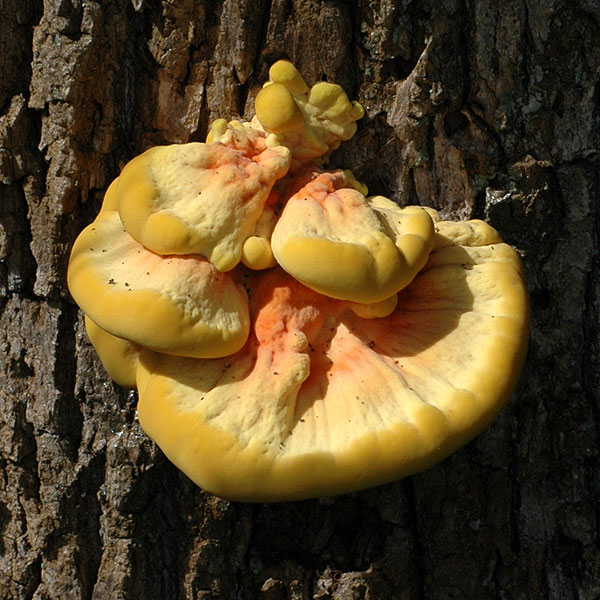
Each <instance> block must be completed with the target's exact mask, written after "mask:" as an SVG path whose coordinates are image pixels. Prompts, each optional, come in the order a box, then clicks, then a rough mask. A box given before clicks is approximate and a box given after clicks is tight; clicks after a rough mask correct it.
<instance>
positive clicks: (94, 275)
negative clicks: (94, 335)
mask: <svg viewBox="0 0 600 600" xmlns="http://www.w3.org/2000/svg"><path fill="white" fill-rule="evenodd" d="M113 206H114V186H113V187H111V188H109V193H107V195H106V200H105V203H104V206H103V209H102V210H101V211H100V213H99V215H98V216H97V218H96V220H95V221H94V222H93V223H92V224H91V225H89V226H88V227H87V228H86V229H85V230H84V231H83V232H82V233H81V234H80V235H79V237H78V238H77V240H76V242H75V244H74V246H73V250H72V252H71V258H70V262H69V270H68V283H69V290H70V291H71V294H72V296H73V298H74V299H75V301H76V302H77V304H79V306H80V307H81V308H82V309H83V311H84V312H85V313H86V314H87V315H88V316H89V317H90V318H91V319H92V320H93V321H94V323H96V324H97V325H98V326H99V327H100V328H101V329H104V330H105V331H107V332H108V333H110V334H112V335H114V336H117V337H120V338H124V339H126V340H130V341H132V342H135V343H136V344H140V345H142V346H145V347H149V348H153V349H155V350H159V351H161V352H168V353H174V354H179V355H183V356H203V357H215V356H224V355H227V354H231V353H233V352H236V351H237V350H239V349H240V347H242V346H243V345H244V342H245V341H246V338H247V336H248V330H249V317H248V301H247V297H246V293H245V291H244V289H243V288H242V287H241V286H239V285H237V284H236V283H235V281H234V280H233V277H232V275H231V274H228V273H220V272H219V271H217V270H216V268H215V267H214V266H213V265H212V264H210V263H209V262H208V261H207V260H206V259H205V258H203V257H201V256H198V255H191V256H160V255H158V254H155V253H154V252H151V251H149V250H147V249H146V248H144V246H142V245H141V244H138V243H137V242H136V241H135V240H133V239H132V238H131V237H130V236H129V235H128V234H127V232H126V231H125V230H124V228H123V225H122V224H121V221H120V219H119V214H118V213H117V211H116V210H114V209H113Z"/></svg>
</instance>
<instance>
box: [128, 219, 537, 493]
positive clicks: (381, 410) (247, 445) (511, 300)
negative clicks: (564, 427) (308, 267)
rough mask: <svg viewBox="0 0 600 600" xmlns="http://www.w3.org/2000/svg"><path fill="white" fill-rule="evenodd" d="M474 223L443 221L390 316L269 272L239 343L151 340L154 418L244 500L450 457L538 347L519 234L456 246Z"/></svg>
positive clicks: (327, 486)
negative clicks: (208, 349)
mask: <svg viewBox="0 0 600 600" xmlns="http://www.w3.org/2000/svg"><path fill="white" fill-rule="evenodd" d="M472 227H473V224H465V223H456V224H453V225H451V226H450V225H448V226H446V225H444V226H443V228H444V236H445V241H443V240H438V242H437V250H435V251H433V252H432V254H431V256H430V259H429V261H428V264H427V265H426V267H425V269H424V270H423V272H422V273H420V274H419V275H418V276H417V277H416V278H415V279H414V281H413V282H412V283H411V284H410V285H409V286H407V287H406V288H405V289H404V290H402V291H401V292H400V293H399V294H398V305H397V307H396V310H395V311H394V312H393V313H392V314H391V315H390V316H388V317H385V318H381V319H361V318H360V317H358V316H357V315H356V314H354V313H353V312H352V310H351V307H350V306H349V305H348V303H346V302H343V301H336V300H332V299H325V298H323V297H322V296H318V295H317V294H314V293H313V292H311V291H310V290H308V289H307V288H304V287H303V286H301V285H299V284H298V283H296V282H294V281H293V280H291V278H289V277H287V276H285V275H283V274H281V272H280V271H278V270H277V269H275V270H273V271H271V272H269V274H268V275H266V277H268V278H271V279H270V280H269V279H267V280H265V282H264V283H263V284H261V285H264V286H266V287H263V288H261V289H259V290H258V291H257V292H256V299H255V304H254V305H253V311H254V313H253V314H254V317H253V321H255V322H256V323H257V325H256V326H255V331H254V332H253V333H252V334H251V336H250V338H249V340H248V343H247V344H246V346H245V347H244V348H243V349H242V350H240V352H238V353H237V354H235V355H233V356H230V357H225V358H222V359H215V360H194V359H179V358H176V357H169V356H165V355H160V354H157V353H153V352H143V353H142V354H141V357H140V364H139V368H138V374H137V382H138V389H139V407H138V408H139V417H140V422H141V424H142V426H143V427H144V429H145V430H146V432H147V433H148V434H149V435H150V436H151V437H152V438H154V439H155V440H156V441H157V443H158V444H159V445H160V447H161V448H162V449H163V450H164V451H165V453H166V454H167V456H168V457H169V458H170V459H171V460H172V461H173V462H174V463H175V464H176V465H177V466H178V467H179V468H181V469H182V470H183V471H184V472H185V473H186V474H187V475H188V476H189V477H190V478H191V479H193V480H194V481H195V482H196V483H197V484H198V485H200V486H201V487H203V488H204V489H206V490H207V491H210V492H212V493H215V494H217V495H220V496H223V497H226V498H231V499H234V500H241V501H263V500H290V499H300V498H307V497H313V496H322V495H330V494H337V493H341V492H346V491H350V490H357V489H362V488H365V487H369V486H372V485H376V484H379V483H384V482H388V481H391V480H394V479H397V478H400V477H402V476H405V475H408V474H410V473H413V472H415V471H418V470H421V469H423V468H426V467H428V466H430V465H432V464H434V463H436V462H437V461H439V460H441V459H443V458H444V457H445V456H447V455H448V454H449V453H451V452H452V451H453V450H455V449H456V448H458V447H459V446H461V445H462V444H464V443H466V442H467V441H469V440H470V439H471V438H473V437H474V436H475V435H477V434H478V433H479V432H480V431H481V430H482V429H483V428H485V427H486V426H487V425H488V424H489V423H490V422H491V420H492V419H493V418H494V417H495V416H496V415H497V413H498V412H499V411H500V410H501V408H502V407H503V406H504V404H505V403H506V402H507V400H508V398H509V396H510V394H511V392H512V389H513V387H514V385H515V382H516V378H517V377H518V373H519V370H520V367H521V364H522V361H523V359H524V354H525V349H526V340H527V323H528V316H527V315H528V310H527V295H526V292H525V288H524V284H523V277H522V270H521V265H520V261H519V259H518V257H517V255H516V254H515V252H514V251H513V250H512V249H511V248H510V247H508V246H507V245H505V244H503V243H497V244H494V245H490V246H483V247H467V246H465V247H456V246H452V245H448V243H447V241H448V240H451V239H452V238H455V239H461V240H462V241H463V242H464V241H465V240H467V241H468V240H469V239H472V240H474V239H477V237H476V236H475V237H473V236H472V235H471V234H469V233H468V230H469V228H472ZM470 236H471V237H470ZM286 277H287V279H286ZM286 281H287V282H288V283H285V282H286ZM269 285H273V292H272V293H267V291H265V290H268V286H269ZM286 285H288V286H290V287H289V293H287V295H286V294H285V293H284V292H285V287H286ZM282 298H284V299H285V298H287V300H281V299H282Z"/></svg>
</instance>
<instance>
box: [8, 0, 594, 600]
mask: <svg viewBox="0 0 600 600" xmlns="http://www.w3.org/2000/svg"><path fill="white" fill-rule="evenodd" d="M599 38H600V8H599V4H598V2H597V1H596V0H568V1H567V0H507V1H506V2H502V3H498V2H496V0H419V1H416V0H415V1H412V2H411V1H410V0H403V1H400V0H398V1H393V0H358V1H357V2H344V1H342V0H328V1H322V2H319V1H317V0H221V1H217V2H213V1H210V0H203V1H200V0H198V1H193V0H162V2H161V1H160V0H132V1H131V2H125V1H117V0H106V1H104V0H103V1H102V2H99V1H95V0H45V1H44V2H43V3H41V2H36V1H34V0H0V74H1V75H0V217H1V221H0V329H1V331H2V333H1V334H0V380H1V381H2V382H3V383H2V385H1V388H0V535H1V537H0V597H1V598H3V599H5V598H6V599H25V598H35V599H38V600H42V599H44V600H45V599H58V598H60V599H61V600H71V599H83V598H93V599H94V600H100V599H116V598H119V599H123V600H125V599H139V598H145V599H149V600H151V599H178V598H198V599H200V598H201V599H204V600H208V599H225V600H229V599H234V598H237V599H248V600H253V599H261V600H283V599H304V598H313V599H315V600H316V599H318V600H326V599H331V600H339V599H355V598H365V599H371V600H373V599H388V598H390V599H425V598H435V599H438V598H439V599H450V598H461V599H462V598H477V599H488V598H489V599H492V598H493V599H501V598H509V599H528V600H530V599H536V598H544V599H546V598H551V599H560V600H570V599H573V600H575V599H577V600H592V599H597V598H599V597H600V551H599V543H598V535H599V533H598V532H599V523H598V518H599V513H598V494H599V493H600V460H599V457H598V453H599V444H598V440H599V431H598V429H599V425H600V406H599V405H600V402H599V400H600V391H599V390H600V350H599V334H600V325H599V308H600V307H599V302H600V301H599V298H600V271H599V267H600V264H599V258H598V242H599V224H600V215H599V212H600V200H599V196H600V185H599V175H598V173H599V169H598V167H599V164H598V163H599V158H600V156H599V153H598V150H599V141H600V140H599V137H600V134H599V129H600V128H599V125H600V123H599V120H600V107H599V102H600V84H599V80H600V75H599V68H600V67H599V66H600V47H599V45H598V39H599ZM281 57H289V58H290V59H292V60H293V61H294V62H295V63H296V64H297V66H298V67H299V68H300V70H301V71H302V73H303V74H304V75H305V77H306V79H307V80H308V81H310V82H311V83H312V82H315V81H317V80H319V79H322V78H326V79H330V80H333V81H335V82H338V83H341V84H342V85H343V86H344V87H345V88H346V89H347V90H348V92H349V95H350V96H351V97H353V98H357V99H358V100H359V101H360V102H361V103H362V104H363V105H364V106H365V108H366V112H367V114H366V117H365V118H364V119H363V120H362V121H361V123H360V128H359V131H358V133H357V135H356V136H355V138H354V139H353V140H352V141H351V142H349V143H347V144H345V146H344V147H343V149H341V150H340V151H338V153H337V155H335V156H334V157H333V163H334V164H339V165H343V166H345V167H347V168H352V169H353V170H354V172H355V173H356V175H357V176H358V177H359V178H362V179H363V180H364V181H365V182H366V183H367V184H368V186H369V188H370V190H371V192H373V193H381V194H385V195H388V196H389V197H392V198H393V199H395V200H397V201H398V202H399V203H402V204H405V203H420V204H426V205H431V206H434V207H436V208H438V209H439V210H441V211H442V213H443V214H444V215H445V216H449V217H452V218H461V219H462V218H470V217H479V218H486V219H487V220H488V221H489V222H491V223H492V225H494V226H495V227H496V228H497V229H499V230H500V232H501V233H502V235H503V236H504V238H505V239H506V240H507V241H508V242H510V243H511V244H513V245H514V246H516V247H517V248H518V249H519V250H520V251H521V253H522V255H523V259H524V262H525V265H526V270H527V280H528V288H529V291H530V294H531V307H532V321H531V340H530V350H529V357H528V361H527V364H526V366H525V370H524V375H523V377H522V382H521V384H520V386H519V389H518V392H517V394H516V396H515V398H514V401H513V402H512V404H511V405H510V406H509V408H508V409H507V410H506V411H505V412H504V413H503V414H502V416H501V417H500V419H498V420H497V421H496V422H495V424H494V425H493V426H492V427H491V428H490V429H489V430H488V431H486V432H485V433H484V434H483V435H481V436H480V437H479V438H478V439H477V440H475V441H474V442H473V443H471V444H470V445H469V446H467V447H466V448H464V449H462V450H461V451H459V452H457V453H456V454H454V455H453V456H452V457H451V458H449V459H448V460H446V461H445V462H444V463H442V464H440V465H438V466H437V467H435V468H433V469H431V470H430V471H428V472H425V473H422V474H419V475H416V476H414V477H410V478H408V479H406V480H404V481H400V482H398V483H395V484H390V485H387V486H383V487H380V488H377V489H373V490H369V491H365V492H361V493H355V494H351V495H347V496H341V497H336V498H331V499H324V500H311V501H304V502H297V503H283V504H274V505H260V504H258V505H246V504H235V503H228V502H225V501H223V500H219V499H217V498H214V497H211V496H208V495H206V494H205V493H203V492H202V491H201V490H200V489H198V488H197V487H195V486H194V485H193V484H192V483H190V481H189V480H187V479H186V478H185V477H184V476H183V475H181V474H180V473H179V472H178V471H177V470H176V469H175V468H174V467H173V466H172V465H171V464H169V462H168V461H167V460H166V459H165V458H164V456H163V455H162V454H161V452H160V451H159V450H158V449H157V448H156V447H155V445H154V444H153V443H152V442H151V441H150V440H149V439H148V438H146V436H145V435H144V433H143V432H142V431H141V429H140V427H139V424H138V422H137V421H136V413H135V396H134V395H133V394H129V395H128V394H126V393H124V392H123V391H121V390H120V389H118V388H116V387H115V386H114V385H113V384H112V383H111V381H110V380H108V378H107V376H106V374H105V373H104V371H103V369H102V367H101V366H100V364H99V362H98V360H97V358H96V356H95V355H94V352H93V350H92V349H91V347H90V345H89V343H88V342H87V340H86V337H85V334H84V332H83V327H82V319H81V315H80V313H79V312H78V310H77V307H76V306H75V305H74V304H73V303H72V301H71V300H70V299H69V297H68V294H67V292H66V284H65V272H66V264H67V259H68V253H69V249H70V246H71V244H72V242H73V240H74V238H75V237H76V235H77V233H78V232H79V231H80V230H81V229H82V228H83V226H84V225H86V224H87V223H89V222H90V221H91V220H92V218H93V216H94V215H95V213H96V212H97V210H98V208H99V204H100V201H101V197H102V194H103V191H104V190H105V188H106V186H107V185H108V183H109V182H110V181H111V180H112V179H113V178H114V177H115V176H116V175H117V174H118V172H119V169H120V167H122V166H123V165H124V164H125V163H126V162H127V161H128V160H129V159H130V158H132V157H133V156H134V155H136V154H138V153H139V152H140V151H142V150H143V149H145V148H147V147H148V146H151V145H154V144H162V143H172V142H186V141H190V140H201V139H203V136H204V134H205V131H206V127H207V124H208V123H209V121H210V120H212V119H213V118H216V117H233V116H235V115H237V114H241V115H246V116H247V115H248V114H250V112H251V110H252V102H253V98H254V96H255V94H256V92H257V89H258V86H259V83H260V82H262V81H263V80H264V79H265V78H266V74H267V70H268V67H269V65H270V64H271V63H272V62H273V61H274V60H275V59H278V58H281Z"/></svg>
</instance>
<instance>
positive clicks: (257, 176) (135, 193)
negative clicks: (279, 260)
mask: <svg viewBox="0 0 600 600" xmlns="http://www.w3.org/2000/svg"><path fill="white" fill-rule="evenodd" d="M252 148H254V146H252ZM288 167H289V151H288V150H287V148H284V147H282V146H278V147H275V148H266V149H265V150H263V151H262V152H260V153H258V154H255V155H252V156H251V157H248V156H247V155H246V154H244V153H243V152H242V151H240V150H237V149H235V148H230V147H228V146H225V145H223V144H220V143H211V144H202V143H190V144H184V145H172V146H157V147H155V148H151V149H150V150H147V151H146V152H144V153H143V154H141V155H140V156H138V157H136V158H134V159H133V160H132V161H130V162H129V163H128V164H127V165H126V166H125V167H124V169H123V171H122V173H121V175H120V177H119V185H118V188H117V201H118V209H119V214H120V216H121V220H122V221H123V225H124V226H125V229H126V230H127V232H128V233H129V235H131V237H133V238H134V239H135V240H136V241H138V242H139V243H140V244H142V245H143V246H145V247H146V248H148V249H149V250H152V251H153V252H157V253H158V254H163V255H167V254H201V255H202V256H204V257H206V258H208V260H210V262H211V263H212V264H213V265H215V266H216V267H217V269H218V270H219V271H228V270H230V269H233V268H234V267H235V266H236V265H237V264H238V262H239V261H240V257H241V254H242V245H243V243H244V241H245V240H246V238H248V237H249V236H250V235H251V234H252V232H253V231H254V228H255V226H256V222H257V221H258V219H259V217H260V215H261V213H262V211H263V208H264V205H265V201H266V199H267V197H268V196H269V192H270V190H271V188H272V186H273V184H274V183H275V181H276V180H277V179H279V178H281V177H283V176H284V175H285V174H286V173H287V170H288Z"/></svg>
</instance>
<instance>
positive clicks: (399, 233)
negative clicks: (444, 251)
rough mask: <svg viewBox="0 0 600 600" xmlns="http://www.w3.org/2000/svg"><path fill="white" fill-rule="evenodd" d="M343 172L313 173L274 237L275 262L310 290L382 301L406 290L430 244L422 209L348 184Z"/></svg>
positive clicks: (428, 225) (430, 229)
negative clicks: (366, 194)
mask: <svg viewBox="0 0 600 600" xmlns="http://www.w3.org/2000/svg"><path fill="white" fill-rule="evenodd" d="M346 185H347V178H346V176H345V175H344V173H342V172H341V171H338V172H336V173H321V174H319V175H317V174H315V176H314V179H312V181H310V182H309V183H307V184H306V185H305V186H304V187H303V188H302V189H300V190H299V191H298V192H297V193H296V194H294V195H293V196H292V197H291V198H290V199H289V200H288V202H287V204H286V205H285V208H284V210H283V213H282V215H281V217H280V218H279V221H278V222H277V224H276V225H275V229H274V231H273V237H272V240H271V243H272V248H273V254H274V255H275V258H276V259H277V262H278V263H279V264H280V265H281V266H282V267H283V268H284V269H285V270H286V271H287V272H288V273H290V274H291V275H292V276H293V277H295V278H296V279H297V280H298V281H301V282H302V283H304V285H306V286H308V287H310V288H311V289H313V290H315V291H317V292H319V293H321V294H325V295H327V296H331V297H332V298H339V299H344V300H352V301H354V302H361V303H374V302H382V301H384V300H386V299H387V298H389V297H390V296H393V295H394V294H396V292H398V291H399V290H401V289H402V288H403V287H404V286H406V285H408V284H409V283H410V282H411V281H412V279H413V277H414V276H415V275H416V274H417V272H418V271H419V269H421V268H422V267H423V265H424V264H425V262H426V260H427V256H428V255H429V251H430V250H431V247H432V245H433V234H434V229H433V222H432V220H431V218H430V216H429V214H428V213H427V212H426V211H425V210H423V209H421V208H420V207H409V208H405V209H401V208H400V207H398V206H397V205H396V204H394V203H393V202H391V201H390V200H387V199H386V198H383V197H382V196H376V197H374V198H372V199H367V198H365V197H364V196H363V195H362V193H360V192H359V191H357V190H356V189H353V188H349V187H346Z"/></svg>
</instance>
